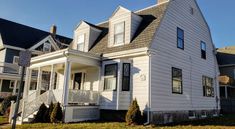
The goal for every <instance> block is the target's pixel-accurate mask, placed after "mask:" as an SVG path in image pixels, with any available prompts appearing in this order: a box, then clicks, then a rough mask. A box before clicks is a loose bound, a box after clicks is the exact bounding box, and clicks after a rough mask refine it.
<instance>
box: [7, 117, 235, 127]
mask: <svg viewBox="0 0 235 129" xmlns="http://www.w3.org/2000/svg"><path fill="white" fill-rule="evenodd" d="M8 128H9V129H10V127H8ZM17 129H235V115H234V116H232V115H230V116H225V117H218V118H211V119H205V120H197V121H192V122H184V123H183V124H175V125H168V126H142V125H139V126H126V124H125V123H117V122H110V123H102V122H98V123H97V122H96V123H95V122H90V123H76V124H41V123H40V124H24V125H20V126H17Z"/></svg>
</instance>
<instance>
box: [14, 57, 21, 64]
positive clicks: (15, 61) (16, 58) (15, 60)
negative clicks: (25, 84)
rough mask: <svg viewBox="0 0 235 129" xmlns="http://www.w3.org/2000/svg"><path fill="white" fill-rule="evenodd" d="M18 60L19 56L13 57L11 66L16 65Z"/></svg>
mask: <svg viewBox="0 0 235 129" xmlns="http://www.w3.org/2000/svg"><path fill="white" fill-rule="evenodd" d="M19 60H20V58H19V56H14V57H13V64H18V63H19Z"/></svg>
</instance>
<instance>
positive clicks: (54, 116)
mask: <svg viewBox="0 0 235 129" xmlns="http://www.w3.org/2000/svg"><path fill="white" fill-rule="evenodd" d="M62 118H63V113H62V109H61V107H60V103H59V102H58V103H56V104H55V106H54V108H53V111H52V113H51V116H50V119H51V122H52V123H57V122H60V121H62Z"/></svg>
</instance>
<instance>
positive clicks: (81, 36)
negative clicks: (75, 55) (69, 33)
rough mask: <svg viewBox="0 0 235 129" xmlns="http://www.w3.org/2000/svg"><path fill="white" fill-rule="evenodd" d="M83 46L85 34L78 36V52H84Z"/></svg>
mask: <svg viewBox="0 0 235 129" xmlns="http://www.w3.org/2000/svg"><path fill="white" fill-rule="evenodd" d="M84 44H85V34H82V35H79V36H78V41H77V49H78V50H79V51H84Z"/></svg>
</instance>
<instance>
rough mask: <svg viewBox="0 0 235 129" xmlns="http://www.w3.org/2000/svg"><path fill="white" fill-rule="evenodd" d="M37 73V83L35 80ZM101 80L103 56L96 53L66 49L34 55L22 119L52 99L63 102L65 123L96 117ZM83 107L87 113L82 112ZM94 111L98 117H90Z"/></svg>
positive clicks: (28, 70)
mask: <svg viewBox="0 0 235 129" xmlns="http://www.w3.org/2000/svg"><path fill="white" fill-rule="evenodd" d="M35 75H36V76H37V81H36V82H35V81H33V80H32V77H33V76H35ZM99 80H100V57H99V56H97V55H92V54H89V53H83V52H80V51H76V50H70V49H64V50H61V51H56V52H53V53H48V54H45V55H41V56H38V57H34V58H32V60H31V66H30V67H29V68H28V69H27V71H26V80H25V87H24V95H23V99H22V100H21V102H20V109H19V113H20V112H22V113H21V117H22V121H24V119H28V118H29V117H30V116H31V115H32V114H35V112H37V110H38V109H39V107H40V105H41V104H42V103H45V104H46V105H49V104H50V103H51V102H53V103H56V102H60V103H61V105H62V107H63V110H64V111H65V120H64V121H65V122H76V121H80V120H90V119H94V118H96V119H97V117H98V114H99V112H98V105H99ZM26 105H27V106H26ZM12 108H14V104H13V106H12ZM84 108H85V109H86V111H88V112H87V113H88V115H87V116H84V115H80V114H81V113H84V112H81V111H82V109H84ZM89 110H90V113H89ZM92 112H93V113H94V115H95V117H94V116H89V115H92ZM71 114H72V115H71ZM82 117H84V118H82ZM88 117H89V118H88Z"/></svg>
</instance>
